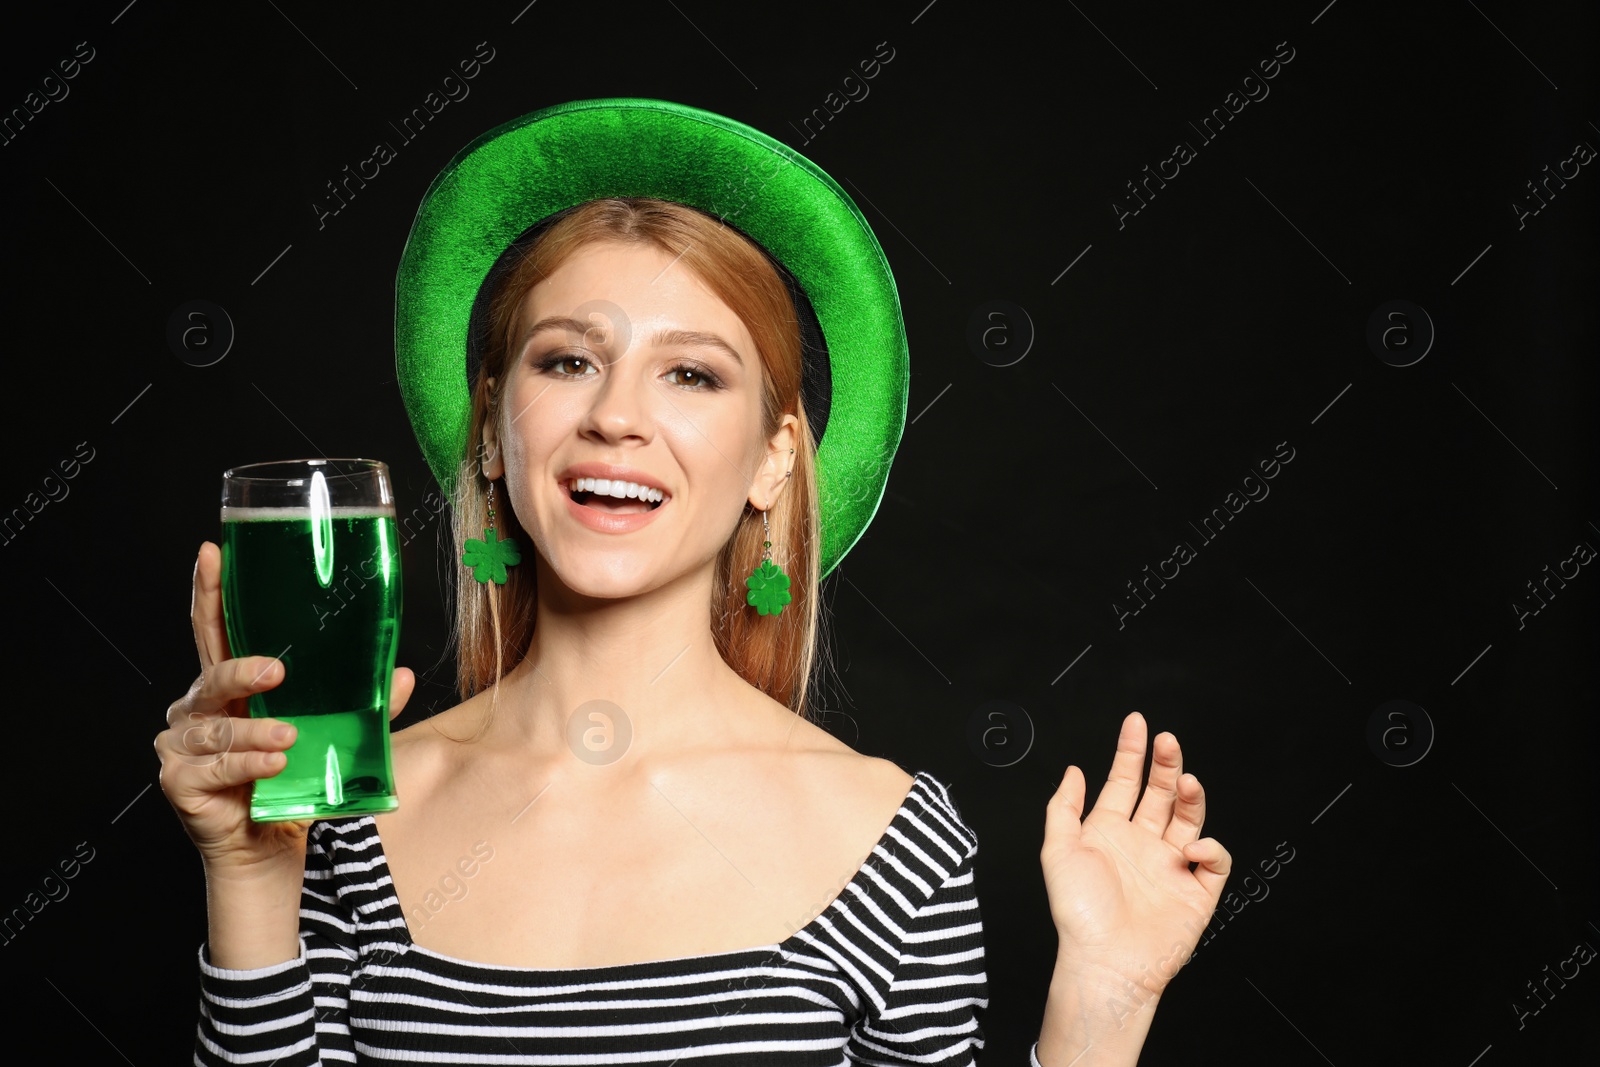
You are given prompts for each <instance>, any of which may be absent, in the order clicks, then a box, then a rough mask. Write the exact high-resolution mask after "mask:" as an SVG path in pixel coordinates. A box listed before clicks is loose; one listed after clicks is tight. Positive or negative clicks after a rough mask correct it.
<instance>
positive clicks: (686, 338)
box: [650, 330, 744, 369]
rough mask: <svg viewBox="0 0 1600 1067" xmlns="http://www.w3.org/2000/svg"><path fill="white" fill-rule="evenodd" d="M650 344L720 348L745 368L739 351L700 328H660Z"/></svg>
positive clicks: (657, 345)
mask: <svg viewBox="0 0 1600 1067" xmlns="http://www.w3.org/2000/svg"><path fill="white" fill-rule="evenodd" d="M650 344H651V345H653V346H656V347H658V348H660V347H665V346H667V345H685V346H695V347H698V348H720V349H721V350H722V351H724V352H726V353H727V354H728V355H730V356H732V357H733V361H734V362H735V363H737V364H738V365H739V367H740V369H743V368H744V359H743V358H742V357H741V356H740V355H739V353H738V351H737V350H736V349H735V348H734V347H733V346H732V345H730V344H729V343H728V342H726V341H724V340H723V339H722V338H721V337H718V336H717V335H716V334H714V333H703V332H701V331H699V330H659V331H657V332H656V334H655V336H654V337H652V338H650Z"/></svg>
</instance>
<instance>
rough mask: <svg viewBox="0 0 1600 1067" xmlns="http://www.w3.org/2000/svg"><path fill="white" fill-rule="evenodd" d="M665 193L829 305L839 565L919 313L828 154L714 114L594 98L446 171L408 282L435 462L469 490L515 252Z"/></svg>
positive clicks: (407, 369) (495, 136) (827, 543)
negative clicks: (483, 305) (539, 228)
mask: <svg viewBox="0 0 1600 1067" xmlns="http://www.w3.org/2000/svg"><path fill="white" fill-rule="evenodd" d="M613 196H649V197H656V198H659V199H662V200H671V201H675V202H677V203H681V204H687V205H688V206H690V207H694V208H698V209H700V210H702V211H705V212H707V213H708V214H711V215H714V216H717V217H720V218H723V219H725V220H726V221H727V222H728V223H729V224H730V225H732V226H734V227H735V228H737V229H738V230H740V231H741V232H743V233H744V234H746V235H748V236H749V237H751V238H752V239H754V240H755V241H756V242H757V243H758V244H760V245H761V246H762V247H763V248H764V249H765V250H766V251H767V252H768V253H769V254H770V255H771V256H772V257H773V258H775V259H776V260H778V261H779V262H780V263H782V264H783V266H784V267H785V268H787V269H788V271H789V272H790V273H791V274H792V275H793V276H794V279H795V281H796V282H798V283H799V285H800V286H801V287H802V288H803V289H804V291H805V294H806V296H807V298H808V299H809V300H810V302H811V305H812V308H813V310H814V311H815V313H816V317H817V321H818V323H819V325H820V327H821V331H822V334H823V337H824V338H825V341H826V346H827V351H828V364H829V368H830V373H831V376H832V390H831V401H830V408H829V410H828V416H827V426H826V429H825V430H824V433H823V437H822V441H821V443H820V445H819V446H818V449H817V456H816V464H817V479H818V491H819V494H820V510H821V514H822V555H821V573H822V574H823V575H827V574H828V573H829V572H831V571H832V570H833V568H834V567H835V566H836V565H837V564H838V562H839V560H840V559H842V558H843V557H844V555H845V553H846V552H848V551H849V550H850V549H851V548H852V547H853V546H854V545H855V543H856V541H857V540H859V539H860V537H861V534H862V533H863V532H864V531H865V530H866V528H867V525H868V523H870V522H871V521H872V517H873V515H874V514H875V513H876V512H877V509H878V504H879V502H880V501H881V500H882V497H883V491H884V487H885V485H886V484H887V481H888V475H889V463H890V460H891V459H892V458H893V456H894V452H895V450H896V449H897V448H898V447H899V443H900V437H901V434H902V433H903V432H904V429H905V422H906V402H907V399H908V393H909V384H910V364H909V359H908V354H907V346H906V334H905V323H904V320H903V318H902V315H901V311H900V296H899V293H898V292H897V290H896V289H895V284H894V276H893V275H892V274H891V273H890V271H889V263H888V260H887V259H886V258H885V257H884V254H883V249H882V247H881V246H880V245H879V244H878V240H877V238H876V237H875V236H874V235H873V233H872V230H871V228H870V227H869V226H868V225H867V221H866V219H865V218H864V217H863V216H862V214H861V211H860V210H859V209H858V208H857V207H856V205H855V204H854V202H852V201H851V199H850V197H849V196H847V195H846V194H845V192H844V190H842V189H840V188H839V186H838V185H837V184H835V183H834V181H833V179H831V178H829V177H828V175H827V174H825V173H824V172H823V171H822V169H821V168H820V167H818V166H817V165H816V164H814V163H812V162H811V161H810V160H808V159H806V158H805V157H804V156H801V155H800V154H799V153H797V152H795V151H794V150H793V149H790V148H789V147H787V146H786V145H783V144H781V143H780V142H778V141H776V140H774V139H772V138H771V137H768V136H767V135H766V134H764V133H761V132H760V131H758V130H754V129H752V128H750V127H749V126H746V125H744V124H742V123H739V122H735V121H733V120H732V119H728V118H724V117H723V116H721V115H716V114H713V113H711V112H709V111H702V110H700V109H698V108H692V107H686V106H684V105H682V104H674V103H668V102H666V101H661V100H636V99H609V100H582V101H576V102H573V103H567V104H560V105H557V106H555V107H550V108H545V109H544V110H542V111H536V112H534V113H532V114H530V115H524V116H523V117H521V118H519V119H515V120H513V121H511V122H508V123H506V124H505V125H503V126H500V127H498V128H496V129H494V130H491V131H489V132H488V133H486V134H484V135H483V136H481V137H479V138H478V139H477V140H475V141H474V142H473V143H472V144H470V145H468V146H467V147H466V148H465V149H464V150H463V151H461V152H460V153H459V154H457V155H456V157H455V158H454V159H452V160H451V161H450V163H449V165H448V166H446V167H445V169H444V170H443V172H441V173H440V174H439V176H438V177H437V178H435V179H434V181H433V184H432V185H430V186H429V188H428V191H427V193H426V195H425V196H424V197H423V200H422V205H421V207H420V208H419V209H418V211H417V218H416V222H415V223H414V224H413V226H412V228H411V234H410V236H409V237H408V238H407V240H406V247H405V251H404V252H403V253H402V254H401V258H400V269H399V273H398V275H397V277H396V279H395V365H396V369H397V370H398V373H399V381H400V393H401V396H402V397H403V399H404V401H405V406H406V411H407V413H408V414H409V415H410V418H411V425H412V428H413V429H414V430H415V432H416V435H417V440H418V442H419V443H420V444H421V446H422V451H423V454H424V455H425V456H426V457H427V460H428V466H429V467H430V468H431V469H432V471H433V474H434V477H435V478H437V479H438V481H439V485H440V487H441V488H443V489H444V491H445V492H446V493H447V494H448V493H452V492H453V491H454V488H455V479H456V477H457V471H458V470H459V469H460V465H461V462H462V460H464V459H465V458H466V457H467V454H468V441H467V435H468V429H469V421H470V416H471V394H470V387H469V383H468V380H467V373H468V371H467V368H468V351H467V349H468V337H469V322H470V318H471V314H472V308H473V303H474V301H475V300H476V299H477V297H478V293H479V290H480V288H481V287H482V286H483V283H484V281H485V279H486V278H487V277H488V275H489V273H490V270H491V268H493V267H494V265H495V263H496V261H497V260H498V259H499V258H500V256H501V255H502V253H504V252H505V251H506V249H507V248H508V247H509V246H510V245H511V244H512V243H513V242H515V241H516V240H517V239H518V238H519V237H520V236H522V235H523V234H524V233H525V232H526V231H527V230H529V229H530V228H531V227H533V226H534V225H536V224H537V223H539V222H541V221H542V220H544V219H546V218H548V217H549V216H551V215H553V214H555V213H557V212H559V211H563V210H565V209H567V208H570V207H573V206H575V205H577V204H580V203H583V202H584V201H587V200H594V199H597V198H600V197H613Z"/></svg>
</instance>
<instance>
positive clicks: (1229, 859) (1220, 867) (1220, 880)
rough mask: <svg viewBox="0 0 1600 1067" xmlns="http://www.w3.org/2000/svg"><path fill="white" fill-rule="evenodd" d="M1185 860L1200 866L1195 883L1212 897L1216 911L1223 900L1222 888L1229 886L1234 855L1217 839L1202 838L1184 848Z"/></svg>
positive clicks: (1195, 871) (1196, 872) (1195, 870)
mask: <svg viewBox="0 0 1600 1067" xmlns="http://www.w3.org/2000/svg"><path fill="white" fill-rule="evenodd" d="M1183 858H1184V859H1185V860H1186V861H1187V862H1189V863H1195V864H1199V866H1197V867H1196V868H1195V869H1194V877H1195V881H1197V882H1199V883H1200V885H1201V887H1202V888H1204V889H1205V891H1206V893H1207V895H1208V896H1210V898H1211V907H1212V910H1215V909H1216V906H1217V901H1219V900H1221V899H1222V887H1223V886H1224V885H1225V884H1227V881H1228V873H1229V872H1230V871H1232V870H1233V855H1232V853H1230V852H1229V851H1228V850H1227V849H1225V848H1223V847H1222V842H1221V841H1218V840H1217V839H1216V838H1214V837H1202V838H1201V839H1200V840H1198V841H1191V842H1190V843H1189V844H1187V845H1185V846H1183Z"/></svg>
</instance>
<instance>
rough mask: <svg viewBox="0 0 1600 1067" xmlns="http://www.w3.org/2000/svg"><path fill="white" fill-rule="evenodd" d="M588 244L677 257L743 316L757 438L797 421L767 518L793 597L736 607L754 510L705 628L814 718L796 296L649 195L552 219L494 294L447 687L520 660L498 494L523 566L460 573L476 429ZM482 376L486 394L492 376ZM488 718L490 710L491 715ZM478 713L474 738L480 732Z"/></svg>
mask: <svg viewBox="0 0 1600 1067" xmlns="http://www.w3.org/2000/svg"><path fill="white" fill-rule="evenodd" d="M597 241H612V242H622V243H627V244H637V245H647V246H654V247H656V248H659V249H661V250H662V251H664V252H666V253H667V254H668V255H671V256H673V257H676V261H677V262H678V263H679V264H681V265H682V266H684V267H687V268H688V269H689V270H690V271H692V272H694V274H695V275H696V276H698V278H699V279H700V280H701V281H702V282H703V283H704V284H705V285H706V287H707V288H708V289H710V290H711V291H712V292H713V293H714V294H716V296H717V297H718V298H719V299H720V300H721V301H722V302H723V303H725V304H727V305H728V307H729V308H731V309H732V310H733V311H734V313H735V314H737V315H738V316H739V318H740V319H741V320H743V322H744V324H745V326H746V328H747V329H749V331H750V336H751V337H752V338H753V339H754V341H755V344H756V350H757V352H758V354H759V356H760V359H761V367H762V371H763V374H762V386H763V388H762V397H761V435H762V438H763V439H770V438H771V437H772V436H773V435H774V434H775V433H777V430H778V426H779V420H780V418H781V417H782V415H783V414H785V413H791V414H793V415H795V416H796V417H797V418H798V419H799V427H798V432H797V435H796V441H795V450H794V455H793V456H787V455H786V456H784V457H783V458H784V460H792V463H790V464H789V465H788V466H789V469H791V470H792V474H791V475H790V477H789V478H788V479H787V481H788V482H789V483H790V484H789V485H788V486H787V487H786V488H785V489H784V491H783V492H782V493H781V494H780V495H779V497H778V500H777V501H776V503H775V504H774V505H773V507H772V509H771V510H770V511H768V512H767V520H768V522H769V524H770V526H771V533H772V537H771V540H772V558H773V562H775V563H777V564H778V565H779V566H781V567H782V568H783V570H784V571H785V573H787V574H788V575H789V580H790V586H789V593H790V596H791V597H792V598H793V599H792V600H791V601H790V603H788V604H787V605H785V606H784V609H783V611H782V613H780V614H778V615H765V616H763V615H759V614H758V613H757V612H756V609H755V608H754V607H751V606H750V605H749V604H748V603H747V601H746V594H747V589H746V586H745V584H744V579H745V577H746V576H747V575H748V574H749V573H750V572H751V571H752V570H754V569H755V566H756V564H757V563H758V562H760V560H761V558H762V555H763V546H762V541H763V540H764V538H763V533H762V522H761V513H760V512H759V511H757V510H756V509H754V508H753V507H750V506H748V505H747V506H746V507H745V509H744V512H743V514H742V515H741V517H740V519H739V523H738V525H737V527H735V529H734V531H733V535H732V536H731V537H730V538H729V539H728V541H727V543H726V544H725V545H724V546H723V548H722V551H721V552H720V553H719V554H718V556H717V562H716V568H715V577H714V579H713V584H712V590H711V604H710V618H711V632H712V636H713V638H714V639H715V642H716V647H717V651H718V653H720V654H721V656H722V658H723V660H724V661H726V662H727V664H728V665H729V666H730V667H732V668H733V669H734V671H736V672H737V673H738V674H739V676H740V677H741V678H743V679H744V680H745V681H746V682H748V683H749V684H750V685H752V686H754V687H755V688H757V689H759V690H761V691H762V692H763V693H765V694H766V695H767V696H769V697H771V698H772V699H774V700H776V701H778V702H779V703H781V704H783V705H784V706H786V707H788V708H789V709H790V710H791V711H793V712H795V713H796V714H798V715H800V716H801V717H802V718H806V719H811V718H812V716H811V715H810V714H809V712H808V708H807V702H806V701H807V692H808V687H809V680H810V675H811V671H812V666H813V663H814V662H815V661H816V658H817V649H818V641H819V626H820V613H819V604H818V595H817V594H818V586H819V583H820V580H821V575H820V559H819V556H820V552H821V536H820V531H821V518H820V514H819V510H818V498H817V479H816V462H815V456H816V444H815V442H814V441H813V439H812V437H811V429H810V426H809V424H808V423H807V421H806V413H805V408H804V405H803V403H802V400H801V395H800V381H801V366H802V358H801V345H800V331H799V322H798V319H797V317H796V313H795V307H794V302H793V300H792V299H791V298H790V296H789V290H788V288H787V287H786V286H785V284H784V282H783V280H782V278H780V277H779V275H778V272H777V269H776V268H775V267H774V265H773V263H772V262H771V261H770V260H769V258H768V257H767V254H766V253H765V252H764V251H762V250H761V249H760V248H759V247H757V246H756V245H755V244H753V243H752V242H751V241H749V240H748V239H747V238H745V237H744V236H743V235H742V234H739V233H737V232H736V231H734V230H732V229H730V228H728V227H727V226H725V225H724V224H723V223H721V222H720V221H718V220H717V219H715V218H713V217H711V216H709V215H706V214H704V213H702V212H700V211H698V210H696V209H694V208H690V207H686V206H684V205H682V204H677V203H673V202H671V201H665V200H657V199H653V198H649V197H622V198H610V199H601V200H591V201H588V202H586V203H583V204H580V205H578V206H577V207H575V208H572V209H570V210H569V211H568V212H566V213H565V214H563V215H562V216H560V217H558V218H557V219H556V220H555V221H553V222H552V223H551V224H550V225H549V226H548V228H546V229H545V230H544V231H543V232H542V233H540V234H539V236H538V237H537V238H536V239H535V240H534V241H533V242H532V243H531V244H530V245H529V246H528V248H527V249H526V250H524V251H523V253H522V258H521V259H520V261H519V262H517V263H516V265H515V266H514V267H512V268H511V270H510V271H509V272H508V273H506V274H505V276H504V277H503V278H502V279H501V280H500V282H499V284H498V285H497V286H496V287H495V289H494V290H493V292H492V294H491V297H490V301H489V305H488V309H487V312H488V314H487V318H488V329H487V333H486V336H485V345H484V352H483V359H482V362H481V364H480V365H479V368H478V375H477V380H476V381H474V382H473V383H472V419H471V424H470V425H471V429H470V431H469V434H468V442H469V445H468V449H469V454H468V455H467V456H465V457H463V460H462V464H461V469H460V472H459V474H458V476H457V478H456V490H455V494H454V500H453V501H452V504H453V510H454V513H455V523H454V525H455V575H456V617H455V628H454V631H453V635H452V636H453V637H454V639H455V641H456V669H457V670H456V675H457V687H458V689H459V690H460V694H461V697H462V699H463V700H465V699H466V698H468V697H470V696H472V695H474V694H475V693H478V692H481V691H482V690H484V689H486V688H489V687H491V686H498V684H499V680H500V677H501V676H502V674H503V672H504V671H509V670H510V669H511V668H513V667H515V666H516V665H517V664H518V663H520V662H521V661H522V659H523V658H524V656H525V655H526V652H527V648H528V643H529V641H530V640H531V638H532V636H533V628H534V620H535V607H536V604H537V600H538V596H537V589H536V577H535V570H534V561H533V559H532V556H533V550H532V542H531V540H530V539H529V538H528V537H527V536H525V533H524V531H523V529H522V526H521V524H520V523H519V522H518V521H517V518H516V515H515V514H514V513H513V512H512V510H511V505H510V501H509V500H508V499H507V498H506V494H505V492H504V491H503V487H502V489H501V491H497V492H496V494H495V495H496V501H495V504H496V506H495V526H496V532H497V534H498V535H499V536H501V537H515V538H517V539H518V542H519V544H520V545H521V546H522V549H523V553H524V554H523V557H522V563H521V564H520V565H518V566H514V567H511V568H508V572H507V579H508V580H507V581H506V583H505V585H504V586H497V585H495V584H494V583H493V582H478V581H475V580H473V579H472V578H471V576H470V575H468V574H466V573H465V568H464V567H463V566H462V565H461V563H460V559H461V553H462V551H463V550H464V547H465V540H466V539H467V538H469V537H481V536H482V535H483V527H484V518H485V515H486V507H487V491H488V481H487V480H486V479H485V477H484V474H483V465H482V463H481V461H480V459H481V449H482V447H483V446H482V442H483V441H484V428H485V426H489V425H495V424H497V422H498V415H499V411H500V403H501V397H502V391H503V389H504V386H505V383H506V379H507V378H508V377H509V375H508V373H507V361H508V359H509V358H510V356H511V347H512V343H513V338H514V337H515V336H516V332H517V329H518V322H517V319H518V315H519V313H520V311H521V308H522V306H523V304H524V302H525V298H526V296H527V293H528V291H529V290H530V289H532V288H533V286H534V285H535V284H536V283H538V282H539V281H541V280H543V279H545V278H547V277H549V275H550V274H551V272H553V271H554V270H556V268H558V267H559V266H560V265H561V264H562V263H563V262H565V261H566V260H567V259H568V258H569V257H570V256H571V255H572V254H573V253H574V252H576V251H577V250H578V249H580V248H582V247H583V246H585V245H587V244H591V243H593V242H597ZM491 379H493V381H494V386H493V387H492V388H491V387H490V385H489V381H490V380H491ZM491 714H492V707H491ZM487 726H488V718H487V717H486V718H485V720H484V723H483V725H482V727H480V730H479V733H480V735H481V733H482V732H483V731H484V730H486V729H487Z"/></svg>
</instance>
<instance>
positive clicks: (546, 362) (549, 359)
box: [538, 355, 589, 378]
mask: <svg viewBox="0 0 1600 1067" xmlns="http://www.w3.org/2000/svg"><path fill="white" fill-rule="evenodd" d="M588 365H589V361H588V360H587V359H585V358H584V357H582V356H574V355H557V356H546V357H545V358H544V359H542V360H540V361H539V364H538V367H539V369H540V370H545V371H547V370H552V369H554V368H556V367H559V368H561V371H560V373H559V374H558V375H557V377H560V378H586V377H588V375H587V374H586V373H584V372H583V371H582V370H579V371H578V373H576V374H572V373H569V372H570V371H571V370H572V369H573V368H574V367H586V366H588Z"/></svg>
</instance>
